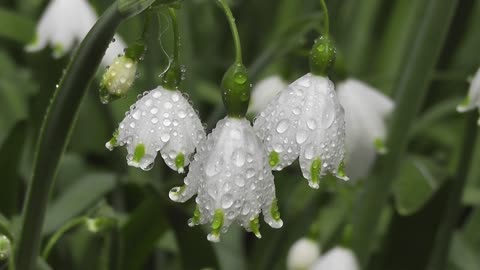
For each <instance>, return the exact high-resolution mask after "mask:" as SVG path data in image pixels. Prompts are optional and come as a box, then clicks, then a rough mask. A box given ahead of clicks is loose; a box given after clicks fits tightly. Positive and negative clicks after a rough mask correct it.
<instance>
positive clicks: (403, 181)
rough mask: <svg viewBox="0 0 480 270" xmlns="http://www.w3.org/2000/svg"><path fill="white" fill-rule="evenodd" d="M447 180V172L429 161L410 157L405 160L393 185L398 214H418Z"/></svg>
mask: <svg viewBox="0 0 480 270" xmlns="http://www.w3.org/2000/svg"><path fill="white" fill-rule="evenodd" d="M446 179H447V174H446V171H445V170H443V169H442V168H440V167H439V166H438V165H436V164H435V163H433V162H432V161H430V160H428V159H425V158H420V157H410V158H409V159H407V160H405V161H404V163H403V164H402V166H401V168H400V174H399V175H398V176H397V179H396V180H395V183H394V185H393V194H394V197H395V206H396V209H397V211H398V213H400V214H401V215H405V216H408V215H411V214H414V213H415V212H417V211H418V210H419V209H421V208H422V207H423V206H424V205H425V204H426V203H427V202H428V200H429V199H430V198H431V197H432V196H433V194H434V193H435V192H436V191H437V190H438V189H439V188H440V187H441V185H442V184H443V183H444V182H445V180H446Z"/></svg>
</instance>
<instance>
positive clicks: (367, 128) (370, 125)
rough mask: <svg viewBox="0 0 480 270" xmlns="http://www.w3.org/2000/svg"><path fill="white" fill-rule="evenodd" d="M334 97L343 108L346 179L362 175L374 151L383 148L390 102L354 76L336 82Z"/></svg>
mask: <svg viewBox="0 0 480 270" xmlns="http://www.w3.org/2000/svg"><path fill="white" fill-rule="evenodd" d="M338 99H339V100H340V103H341V104H342V106H343V108H344V109H345V122H346V151H347V153H346V162H345V163H346V171H347V174H348V176H349V177H350V178H352V179H358V178H362V177H365V176H366V175H367V174H368V172H369V171H370V169H371V167H372V165H373V163H374V161H375V158H376V155H377V151H379V152H382V151H384V148H383V141H385V137H386V133H387V125H386V119H387V118H388V117H389V116H390V114H391V112H392V110H393V108H394V103H393V101H392V100H391V99H390V98H389V97H387V96H385V95H383V94H382V93H381V92H379V91H378V90H376V89H374V88H372V87H370V86H368V85H366V84H365V83H363V82H360V81H358V80H354V79H348V80H346V81H344V82H341V83H339V85H338Z"/></svg>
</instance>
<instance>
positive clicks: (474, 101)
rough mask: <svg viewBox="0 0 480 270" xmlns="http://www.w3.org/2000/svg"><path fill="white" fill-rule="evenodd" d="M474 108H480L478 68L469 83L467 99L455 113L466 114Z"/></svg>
mask: <svg viewBox="0 0 480 270" xmlns="http://www.w3.org/2000/svg"><path fill="white" fill-rule="evenodd" d="M475 107H477V108H478V107H480V68H479V69H478V70H477V72H476V73H475V75H474V76H473V78H472V81H471V82H470V88H469V90H468V97H467V99H466V100H465V102H464V104H461V105H459V106H458V107H457V111H458V112H466V111H469V110H472V109H474V108H475Z"/></svg>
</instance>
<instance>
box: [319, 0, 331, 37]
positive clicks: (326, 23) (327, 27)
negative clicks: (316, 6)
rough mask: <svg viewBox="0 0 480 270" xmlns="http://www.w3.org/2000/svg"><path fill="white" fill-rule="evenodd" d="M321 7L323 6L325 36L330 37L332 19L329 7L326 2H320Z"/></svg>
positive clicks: (322, 0) (323, 0) (321, 0)
mask: <svg viewBox="0 0 480 270" xmlns="http://www.w3.org/2000/svg"><path fill="white" fill-rule="evenodd" d="M320 5H321V6H322V11H323V16H324V17H323V18H324V19H323V21H324V25H323V34H324V35H325V36H327V37H328V36H329V35H330V19H329V17H328V8H327V5H326V4H325V0H320Z"/></svg>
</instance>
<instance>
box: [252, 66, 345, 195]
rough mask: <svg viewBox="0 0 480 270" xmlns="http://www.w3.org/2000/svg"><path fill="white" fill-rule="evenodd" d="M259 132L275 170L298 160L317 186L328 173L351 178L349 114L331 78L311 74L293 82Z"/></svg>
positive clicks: (258, 124)
mask: <svg viewBox="0 0 480 270" xmlns="http://www.w3.org/2000/svg"><path fill="white" fill-rule="evenodd" d="M254 128H255V130H256V132H257V134H258V136H259V137H260V138H261V139H262V140H263V142H264V143H265V145H266V148H267V151H268V153H269V155H270V165H271V166H272V168H273V169H274V170H282V169H283V168H285V167H286V166H289V165H291V164H292V163H293V161H295V160H296V159H297V158H299V159H300V167H301V169H302V173H303V176H304V177H305V178H306V179H308V182H309V185H310V186H311V187H312V188H318V187H319V179H320V178H321V177H322V176H324V175H326V174H328V173H333V174H335V175H336V176H337V177H339V178H341V179H345V180H347V179H348V178H347V177H346V175H345V173H344V172H343V158H344V153H345V150H344V146H345V120H344V110H343V108H342V106H341V105H340V103H339V101H338V98H337V94H336V93H335V88H334V85H333V83H332V82H331V81H330V80H329V79H328V78H327V77H322V76H316V75H313V74H306V75H305V76H303V77H301V78H299V79H298V80H296V81H295V82H293V83H292V84H290V85H289V86H288V87H287V89H285V90H284V91H282V92H280V93H279V94H278V95H277V96H276V97H275V98H274V99H273V100H272V101H271V102H270V103H269V104H268V106H267V107H266V108H265V110H263V111H262V112H261V113H260V114H259V115H258V117H257V118H256V120H255V124H254Z"/></svg>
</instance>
